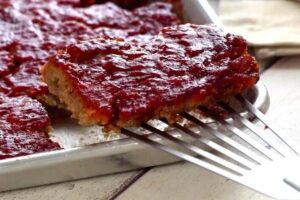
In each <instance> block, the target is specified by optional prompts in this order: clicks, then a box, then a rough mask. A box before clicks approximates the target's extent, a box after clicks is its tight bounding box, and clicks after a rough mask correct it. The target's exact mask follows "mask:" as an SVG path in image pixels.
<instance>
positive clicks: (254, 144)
mask: <svg viewBox="0 0 300 200" xmlns="http://www.w3.org/2000/svg"><path fill="white" fill-rule="evenodd" d="M199 109H200V110H201V111H202V112H204V113H205V114H206V115H208V116H209V117H211V118H212V119H214V120H216V121H217V122H219V123H221V124H222V125H224V126H225V127H226V128H227V129H228V130H230V131H231V132H232V133H234V134H235V135H236V136H238V137H239V138H241V139H242V140H244V141H245V142H247V143H248V144H249V145H250V146H252V147H253V148H255V149H256V150H257V151H259V152H260V153H262V154H263V155H264V156H265V157H266V158H268V159H269V160H273V159H274V153H273V152H271V151H270V150H269V149H267V148H265V147H264V146H263V145H262V144H260V143H259V142H257V141H256V140H254V139H253V138H251V137H250V136H249V135H248V134H246V133H244V132H243V131H241V130H240V129H238V128H237V127H235V126H233V125H231V124H230V123H229V122H227V121H226V120H224V119H223V118H221V117H218V116H216V115H215V114H214V113H212V112H211V111H209V110H208V109H207V108H204V107H201V108H199Z"/></svg>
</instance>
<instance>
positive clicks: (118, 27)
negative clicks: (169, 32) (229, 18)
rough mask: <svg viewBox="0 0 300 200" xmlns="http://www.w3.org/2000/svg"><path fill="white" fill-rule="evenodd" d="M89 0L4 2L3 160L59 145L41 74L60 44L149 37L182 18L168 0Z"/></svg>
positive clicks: (0, 8) (0, 37)
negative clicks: (129, 4) (139, 0)
mask: <svg viewBox="0 0 300 200" xmlns="http://www.w3.org/2000/svg"><path fill="white" fill-rule="evenodd" d="M90 2H91V1H89V0H83V1H81V0H1V1H0V159H2V158H7V157H14V156H19V155H26V154H31V153H35V152H42V151H48V150H55V149H58V148H59V146H58V144H56V143H54V142H52V141H51V140H50V139H49V136H48V132H49V128H48V127H50V119H49V116H48V113H47V112H46V109H45V107H46V106H48V104H49V103H50V102H49V100H51V99H50V98H49V93H48V87H47V85H46V83H44V82H43V81H42V78H41V74H40V67H41V66H42V65H43V64H45V62H46V61H47V59H48V58H49V57H50V56H53V55H54V54H55V53H56V51H57V50H58V49H62V48H64V47H65V46H66V45H70V44H74V43H77V42H78V41H80V40H85V39H89V38H93V37H96V36H98V37H100V36H102V37H106V36H113V37H118V38H134V39H135V40H147V39H148V38H149V36H151V35H154V34H157V33H158V32H159V30H160V29H161V28H162V27H164V26H170V25H174V24H178V23H179V20H178V18H177V16H176V14H174V13H173V12H172V5H171V4H168V3H152V4H149V5H145V6H143V7H138V8H136V9H133V10H130V11H129V10H126V9H123V8H120V7H118V6H117V5H115V4H114V3H109V2H108V3H105V4H97V5H91V6H86V5H87V4H89V3H90ZM36 99H38V100H39V101H41V102H42V103H43V104H44V105H42V104H41V103H40V102H38V101H37V100H36ZM45 103H47V104H45ZM54 103H55V101H54Z"/></svg>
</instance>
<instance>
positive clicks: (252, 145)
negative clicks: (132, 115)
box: [122, 95, 300, 199]
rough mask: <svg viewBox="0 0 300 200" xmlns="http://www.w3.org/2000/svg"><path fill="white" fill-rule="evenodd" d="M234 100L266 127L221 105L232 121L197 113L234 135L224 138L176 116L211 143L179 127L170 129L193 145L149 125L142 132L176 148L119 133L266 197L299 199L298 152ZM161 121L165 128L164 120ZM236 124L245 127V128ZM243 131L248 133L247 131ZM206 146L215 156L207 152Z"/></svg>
mask: <svg viewBox="0 0 300 200" xmlns="http://www.w3.org/2000/svg"><path fill="white" fill-rule="evenodd" d="M236 99H237V100H238V102H240V103H241V105H242V106H243V107H245V109H246V110H247V111H248V113H249V114H252V115H253V116H254V117H255V119H256V120H259V121H261V122H262V123H263V124H265V126H266V127H265V128H261V127H260V126H258V125H257V123H254V122H253V120H249V119H248V118H246V117H245V116H244V115H242V114H241V113H239V112H237V111H236V110H235V109H234V108H232V107H231V106H230V105H228V104H227V103H224V102H220V103H219V104H218V105H219V106H220V107H221V108H223V109H224V110H225V111H226V112H227V114H228V115H229V118H231V121H230V120H225V119H223V118H222V117H220V116H218V115H216V114H215V113H213V112H212V111H210V110H209V109H207V108H205V107H199V110H200V111H201V112H203V113H205V115H206V116H208V117H210V118H211V119H213V120H215V121H216V122H217V123H218V125H219V128H220V127H222V128H225V129H227V130H229V131H230V132H231V133H232V135H233V136H228V135H226V134H224V133H223V131H220V130H219V128H218V129H216V128H215V127H212V126H210V125H209V124H206V123H204V122H203V119H199V118H198V117H195V116H194V115H192V114H190V113H187V112H183V113H181V114H180V115H181V116H182V117H183V118H185V119H186V120H188V121H190V122H192V123H193V124H194V125H195V126H197V127H198V128H200V129H201V130H202V131H203V132H204V131H205V132H206V133H209V134H211V135H213V136H214V138H213V139H212V138H211V137H206V136H205V135H203V134H201V133H203V132H200V133H199V132H196V131H193V130H192V129H190V128H187V127H185V126H182V125H180V124H179V123H175V124H172V125H170V126H172V127H174V128H175V129H176V130H178V131H180V132H181V133H184V134H187V135H189V136H190V137H192V138H194V141H189V142H187V141H185V140H182V139H180V137H176V136H174V135H172V134H169V133H168V132H166V131H162V130H160V129H158V128H156V127H154V126H151V125H149V124H148V123H143V124H142V125H141V127H142V128H143V129H145V130H148V131H150V132H152V133H154V134H155V135H158V136H159V137H161V138H162V139H164V140H168V141H170V142H172V143H173V144H175V145H176V146H177V147H175V146H174V145H166V143H164V144H162V143H161V142H158V141H157V140H153V139H151V137H148V136H145V135H142V134H140V133H137V132H133V131H131V130H128V129H122V133H123V134H124V135H127V136H129V137H132V138H135V139H137V140H138V141H142V142H145V143H147V144H148V145H151V146H153V147H155V148H158V149H160V150H163V151H165V152H168V153H170V154H172V155H174V156H177V157H179V158H181V159H183V160H186V161H188V162H191V163H194V164H196V165H198V166H200V167H202V168H205V169H207V170H209V171H211V172H214V173H216V174H219V175H221V176H224V177H226V178H229V179H231V180H233V181H235V182H238V183H240V184H243V185H245V186H247V187H249V188H252V189H254V190H256V191H258V192H260V193H263V194H265V195H268V196H270V197H273V198H277V199H300V172H299V171H298V170H300V158H299V152H300V151H299V150H298V148H297V146H296V145H294V144H293V142H292V141H291V139H289V138H288V137H287V136H286V135H284V134H280V133H279V132H275V131H274V129H273V128H271V127H273V126H272V125H271V123H270V121H269V120H268V119H267V118H266V116H265V115H264V114H263V113H262V112H260V111H259V110H258V109H257V108H256V107H254V106H253V105H252V104H251V103H250V102H249V101H248V100H247V99H246V98H245V97H243V96H240V95H238V96H236ZM161 121H162V122H164V123H167V121H166V120H163V119H162V120H161ZM237 124H241V125H243V126H244V128H241V127H240V126H238V125H237ZM245 128H247V129H248V131H245ZM266 129H268V130H269V132H267V131H266ZM270 136H273V137H270ZM274 138H276V139H274ZM195 141H197V144H196V143H195ZM199 144H201V145H199ZM205 146H206V147H205ZM178 147H179V148H178ZM207 147H209V149H211V150H213V151H211V150H208V148H207ZM183 149H184V150H183ZM187 150H188V151H187Z"/></svg>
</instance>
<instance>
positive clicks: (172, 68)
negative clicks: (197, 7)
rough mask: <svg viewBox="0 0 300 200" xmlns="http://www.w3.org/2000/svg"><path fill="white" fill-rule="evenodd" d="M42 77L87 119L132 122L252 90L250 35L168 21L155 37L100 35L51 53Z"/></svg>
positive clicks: (76, 115) (253, 63) (117, 124)
mask: <svg viewBox="0 0 300 200" xmlns="http://www.w3.org/2000/svg"><path fill="white" fill-rule="evenodd" d="M42 73H43V77H44V80H45V82H46V83H47V84H48V87H49V90H50V93H52V94H54V95H56V96H57V97H59V99H60V100H61V102H62V103H64V104H66V106H67V109H69V110H70V111H71V112H72V113H73V117H74V118H76V119H78V120H79V123H80V124H82V125H91V124H101V125H104V126H106V127H107V128H109V127H131V126H136V125H139V124H140V122H141V121H146V120H149V119H151V118H159V117H166V118H168V117H170V116H172V115H173V114H175V113H178V112H181V111H184V110H190V109H193V108H195V107H196V106H199V105H206V104H208V103H210V102H213V101H216V100H220V99H224V98H226V97H228V96H231V95H234V94H238V93H242V92H244V91H246V90H247V89H249V88H251V87H252V86H253V85H254V84H255V83H256V82H257V80H258V66H257V64H256V61H255V59H254V58H253V57H252V56H250V55H249V54H248V53H247V45H246V41H245V40H244V39H243V38H241V37H239V36H236V35H233V34H230V33H225V32H223V31H222V30H220V29H219V28H217V27H215V26H214V25H203V26H201V25H192V24H184V25H175V26H171V27H165V28H163V29H162V30H161V32H160V33H159V34H158V35H156V36H154V37H153V38H152V39H151V40H150V41H149V42H144V41H134V40H126V39H119V38H110V37H100V38H97V39H92V40H87V41H83V42H79V43H77V44H72V45H69V46H68V47H67V48H66V50H63V51H59V53H58V54H57V55H56V56H53V57H51V58H50V59H49V61H48V62H47V64H46V65H45V66H44V68H43V72H42Z"/></svg>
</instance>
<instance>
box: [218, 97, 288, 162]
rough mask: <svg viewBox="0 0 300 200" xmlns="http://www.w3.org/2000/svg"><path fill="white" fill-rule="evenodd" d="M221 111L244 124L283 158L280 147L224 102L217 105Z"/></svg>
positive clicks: (282, 151)
mask: <svg viewBox="0 0 300 200" xmlns="http://www.w3.org/2000/svg"><path fill="white" fill-rule="evenodd" d="M218 104H219V105H220V106H221V107H222V108H223V109H225V110H226V111H227V112H229V113H230V114H232V117H233V118H235V119H236V120H238V121H239V122H241V123H242V124H244V125H245V126H246V127H248V128H249V129H250V130H251V131H252V132H253V133H254V134H255V135H256V136H257V137H259V138H260V139H261V140H262V141H264V142H265V143H266V144H268V145H270V146H271V147H272V148H273V149H274V150H275V151H276V152H277V153H278V154H280V155H281V156H283V157H284V154H285V153H286V151H285V150H284V149H283V148H282V146H281V145H279V144H278V143H276V142H274V141H273V140H270V139H268V138H267V137H266V135H265V134H263V131H262V130H260V129H259V128H258V127H256V126H255V125H254V124H253V123H252V122H250V121H249V120H248V119H247V118H245V117H242V116H241V115H240V114H239V113H238V112H237V111H235V110H234V109H233V108H232V107H231V106H229V105H228V104H226V103H224V102H219V103H218Z"/></svg>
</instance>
